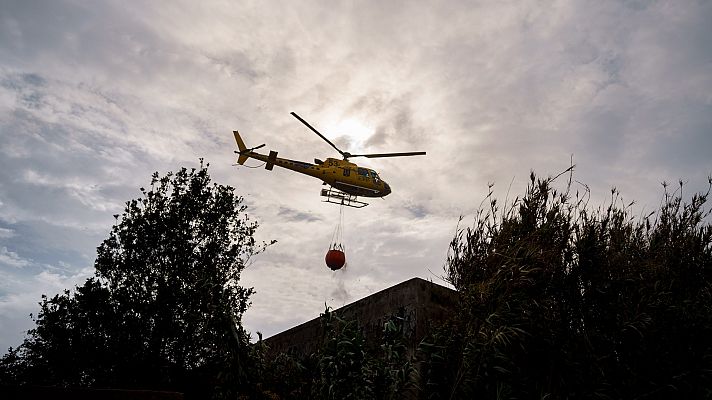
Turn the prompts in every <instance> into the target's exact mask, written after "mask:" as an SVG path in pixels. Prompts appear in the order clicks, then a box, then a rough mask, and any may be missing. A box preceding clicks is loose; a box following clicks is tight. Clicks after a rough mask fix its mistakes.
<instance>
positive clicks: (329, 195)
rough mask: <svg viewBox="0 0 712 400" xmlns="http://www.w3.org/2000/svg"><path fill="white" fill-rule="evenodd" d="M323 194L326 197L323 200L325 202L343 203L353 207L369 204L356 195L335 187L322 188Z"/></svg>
mask: <svg viewBox="0 0 712 400" xmlns="http://www.w3.org/2000/svg"><path fill="white" fill-rule="evenodd" d="M321 196H322V197H324V200H322V201H323V202H325V203H333V204H341V205H344V206H348V207H353V208H363V207H366V206H367V205H368V203H364V202H363V201H360V200H358V198H357V197H356V196H354V195H351V194H348V193H344V192H342V191H340V190H336V189H334V188H333V187H330V188H328V189H321Z"/></svg>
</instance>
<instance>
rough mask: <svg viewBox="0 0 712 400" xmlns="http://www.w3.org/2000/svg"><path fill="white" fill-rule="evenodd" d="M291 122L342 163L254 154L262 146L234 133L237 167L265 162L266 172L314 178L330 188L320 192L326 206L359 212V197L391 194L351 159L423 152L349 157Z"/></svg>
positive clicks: (375, 175) (353, 155) (312, 128)
mask: <svg viewBox="0 0 712 400" xmlns="http://www.w3.org/2000/svg"><path fill="white" fill-rule="evenodd" d="M291 114H292V116H294V118H296V119H298V120H299V121H300V122H301V123H303V124H304V125H306V126H307V127H308V128H309V129H311V130H312V132H314V133H316V134H317V135H318V136H319V137H320V138H322V139H324V141H326V142H327V143H329V144H330V145H331V147H333V148H334V149H336V151H338V152H339V153H340V154H341V156H342V157H343V160H339V159H337V158H327V159H326V160H325V161H322V160H319V159H316V158H315V159H314V164H311V163H307V162H303V161H295V160H290V159H287V158H280V157H277V152H276V151H270V152H269V155H265V154H260V153H257V152H255V150H257V149H259V148H262V147H264V146H265V145H264V144H261V145H259V146H256V147H252V148H247V146H245V142H244V141H243V140H242V138H241V137H240V134H239V133H238V131H233V134H234V135H235V142H237V147H238V149H239V150H238V151H235V153H236V154H238V158H237V163H238V164H239V165H243V164H244V163H245V161H247V159H248V158H254V159H256V160H260V161H264V162H265V163H266V164H265V169H267V170H270V171H271V170H272V169H273V168H274V166H275V165H276V166H278V167H282V168H286V169H290V170H292V171H296V172H299V173H302V174H305V175H309V176H313V177H315V178H318V179H321V180H322V181H323V182H324V185H329V186H331V187H330V188H329V189H322V191H321V195H322V196H323V197H325V200H324V201H326V202H329V203H336V204H343V205H346V206H349V207H356V208H361V207H365V206H367V205H368V203H365V202H363V201H359V200H358V198H357V197H358V196H362V197H385V196H388V195H389V194H390V193H391V187H390V186H389V185H388V183H386V182H385V181H384V180H382V179H381V178H380V177H379V176H378V173H377V172H376V171H374V170H372V169H369V168H364V167H359V166H358V165H356V164H354V163H352V162H350V161H349V158H353V157H366V158H379V157H404V156H420V155H425V152H424V151H413V152H406V153H378V154H351V153H348V152H345V151H341V149H339V148H338V147H336V145H334V144H333V143H332V142H331V141H329V139H327V138H326V137H324V135H322V134H321V133H319V131H317V130H316V129H314V127H312V126H311V125H309V123H308V122H307V121H305V120H303V119H302V118H301V117H300V116H299V115H297V114H296V113H295V112H292V113H291Z"/></svg>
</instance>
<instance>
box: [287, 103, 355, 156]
mask: <svg viewBox="0 0 712 400" xmlns="http://www.w3.org/2000/svg"><path fill="white" fill-rule="evenodd" d="M290 114H292V116H293V117H294V118H296V119H298V120H299V122H301V123H303V124H304V125H306V126H307V128H309V129H311V130H312V132H314V133H316V134H317V135H319V137H320V138H322V139H324V141H326V143H329V144H330V145H331V147H333V148H335V149H336V151H338V152H339V154H341V155H342V156H344V157H346V153H344V152H343V151H341V150H339V148H338V147H336V145H335V144H333V143H331V141H330V140H329V139H327V138H326V137H324V135H322V134H321V133H319V131H317V130H316V129H314V127H313V126H311V125H309V123H308V122H307V121H305V120H303V119H302V117H300V116H299V115H297V113H295V112H294V111H292V112H291V113H290Z"/></svg>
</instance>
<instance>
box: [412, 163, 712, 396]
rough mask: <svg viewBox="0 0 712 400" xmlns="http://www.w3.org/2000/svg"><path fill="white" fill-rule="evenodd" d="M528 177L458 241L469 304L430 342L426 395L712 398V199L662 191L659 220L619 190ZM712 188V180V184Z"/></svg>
mask: <svg viewBox="0 0 712 400" xmlns="http://www.w3.org/2000/svg"><path fill="white" fill-rule="evenodd" d="M552 180H553V179H552V178H549V179H537V178H536V177H535V175H534V174H532V175H531V181H530V183H529V186H528V189H527V191H526V193H525V195H524V196H523V197H522V198H520V199H516V200H514V201H513V202H512V203H511V204H507V205H505V206H504V207H503V208H500V207H499V205H498V204H497V201H496V199H494V198H493V197H492V193H491V191H490V195H489V196H488V197H487V199H488V200H489V201H488V206H487V207H485V208H482V209H480V211H479V212H478V213H477V215H476V218H475V222H474V225H473V226H471V227H468V228H464V229H460V230H458V233H457V235H456V236H455V238H454V239H453V240H452V242H451V244H450V252H449V256H448V258H447V263H446V268H445V270H446V276H447V279H448V280H449V282H450V283H452V285H453V286H454V287H455V288H456V289H457V290H458V291H459V292H460V294H461V302H462V306H461V307H460V308H459V311H458V312H457V314H456V316H455V318H454V319H453V321H451V323H450V324H449V325H448V326H446V327H443V328H441V329H440V331H439V332H437V333H436V334H434V335H433V337H432V338H430V340H431V341H432V343H431V346H435V347H434V348H435V349H436V350H435V351H431V353H432V354H433V355H431V356H430V358H428V360H429V363H430V364H436V365H437V366H445V365H446V366H449V367H448V368H434V367H432V366H430V367H429V368H428V369H427V371H428V372H427V373H426V374H425V376H424V377H423V379H424V380H425V382H427V384H426V385H425V387H426V388H427V392H428V393H427V394H428V397H429V398H480V397H482V398H532V397H539V398H626V399H643V398H645V399H651V398H710V397H711V396H712V312H711V311H712V309H711V307H712V306H711V305H712V286H711V285H710V282H711V281H710V278H711V277H712V227H711V226H710V224H709V219H708V218H707V217H708V216H709V211H705V209H704V205H705V203H706V201H707V199H708V196H709V193H710V190H709V186H708V189H707V191H706V193H701V194H695V195H693V196H692V198H691V200H690V202H689V203H686V202H684V201H683V199H682V189H683V184H682V182H681V183H680V186H679V187H678V188H677V190H675V191H674V192H673V193H670V192H669V191H668V186H667V184H664V187H665V191H664V198H663V200H662V203H661V206H660V208H659V209H658V210H657V211H656V212H651V213H650V214H648V215H646V216H642V217H636V216H635V215H633V213H632V207H631V206H632V203H630V204H624V203H623V202H622V199H621V196H620V195H619V193H618V191H617V190H615V189H613V190H612V192H611V200H610V204H609V205H608V206H607V207H602V208H598V209H596V210H593V211H591V210H590V209H589V208H588V205H587V198H588V193H587V192H584V193H578V192H576V193H571V179H569V184H568V186H567V187H566V190H565V191H564V192H558V191H557V190H555V189H554V188H552ZM708 183H709V184H710V185H712V180H710V181H709V182H708Z"/></svg>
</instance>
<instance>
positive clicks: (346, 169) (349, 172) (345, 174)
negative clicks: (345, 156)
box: [344, 168, 351, 176]
mask: <svg viewBox="0 0 712 400" xmlns="http://www.w3.org/2000/svg"><path fill="white" fill-rule="evenodd" d="M350 175H351V168H344V176H350Z"/></svg>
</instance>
